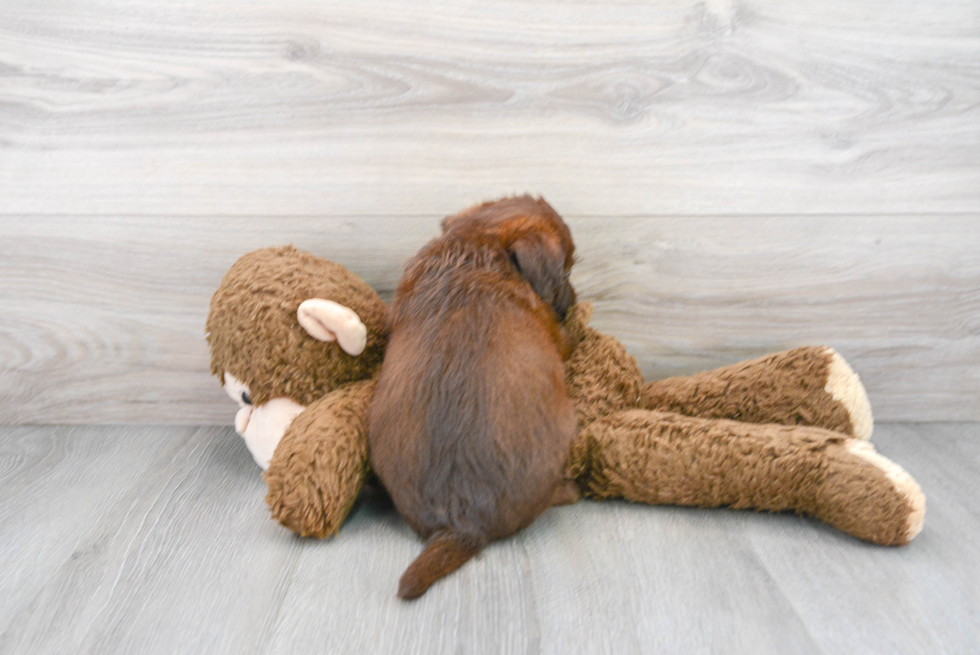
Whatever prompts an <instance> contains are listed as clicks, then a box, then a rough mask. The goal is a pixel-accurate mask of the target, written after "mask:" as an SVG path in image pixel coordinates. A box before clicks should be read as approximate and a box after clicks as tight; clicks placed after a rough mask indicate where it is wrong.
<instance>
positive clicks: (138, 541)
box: [0, 427, 296, 653]
mask: <svg viewBox="0 0 980 655" xmlns="http://www.w3.org/2000/svg"><path fill="white" fill-rule="evenodd" d="M69 432H74V434H68V433H69ZM9 433H10V431H9V430H6V431H5V436H6V434H9ZM127 433H128V434H127ZM48 434H54V435H57V436H56V437H54V438H55V439H56V440H57V441H58V443H59V444H60V448H62V449H67V450H68V451H69V452H68V456H67V457H65V458H64V459H66V460H68V466H64V465H62V468H68V469H69V470H72V469H74V468H77V467H79V465H81V464H83V462H84V461H85V460H84V459H82V458H74V460H73V458H72V452H71V451H72V450H73V449H75V448H78V446H75V442H79V443H82V444H86V445H88V446H89V447H91V446H93V445H98V446H99V448H100V450H101V451H102V462H101V467H93V468H92V470H91V471H89V472H88V474H89V475H93V476H97V477H96V478H95V479H94V480H93V479H90V478H89V477H88V476H87V475H85V472H84V471H83V475H77V474H76V475H74V476H73V477H69V478H67V479H64V480H63V481H62V482H61V483H60V484H51V485H49V486H47V487H44V488H43V489H40V490H38V489H32V491H33V492H34V493H33V498H32V500H33V502H34V503H38V504H40V506H41V507H43V508H44V509H42V510H41V512H42V514H41V515H36V514H35V511H34V510H33V509H31V510H29V511H25V508H28V507H31V506H30V505H27V504H25V503H23V502H21V503H19V504H13V503H12V504H11V506H10V507H9V508H6V512H5V513H6V514H7V515H8V516H12V518H14V519H16V520H15V521H12V522H10V523H8V522H7V521H4V522H3V526H4V532H5V543H11V542H12V543H13V544H14V545H16V546H23V548H24V549H27V550H29V548H28V546H36V545H38V544H39V543H48V542H50V543H53V544H56V546H55V547H54V548H52V547H48V548H47V549H44V551H43V552H41V553H40V554H38V555H35V556H34V557H32V558H30V559H19V558H13V559H11V560H8V561H5V562H4V565H3V570H4V573H5V575H4V577H7V575H6V574H7V573H12V574H15V575H19V576H20V577H26V578H27V579H28V580H29V581H30V582H29V584H27V585H25V586H21V585H18V586H16V587H14V588H12V589H11V590H10V593H9V596H5V597H4V601H5V606H4V611H3V612H2V613H0V617H2V618H3V623H2V628H0V629H2V630H3V633H2V637H0V652H3V653H64V652H75V653H137V652H159V653H163V652H170V653H177V652H187V653H190V652H198V653H204V652H208V653H213V652H226V653H232V652H238V653H242V652H262V644H263V643H264V641H265V640H266V638H265V637H264V636H263V635H265V634H267V632H268V628H269V622H270V621H271V620H273V619H274V611H275V608H276V607H277V602H276V598H277V596H281V595H282V594H283V592H284V589H283V584H285V583H286V582H287V581H288V579H289V576H290V575H291V573H290V571H289V569H290V568H291V567H292V566H294V564H295V555H296V550H295V548H296V544H295V542H292V541H291V540H289V539H285V540H283V539H282V534H281V531H280V530H279V529H278V528H277V526H275V524H273V523H272V522H271V521H270V520H269V519H268V512H267V511H266V509H265V506H264V504H263V503H262V488H263V486H264V485H263V483H262V480H261V477H259V475H258V474H257V472H256V470H255V468H254V463H251V462H249V461H248V459H249V456H248V453H247V452H246V451H244V450H243V449H242V443H241V439H240V438H239V437H238V436H237V435H235V434H234V433H233V432H232V431H231V430H229V429H227V428H210V429H203V430H202V429H190V428H183V429H180V428H143V429H139V428H137V429H134V428H112V429H106V428H104V427H103V428H99V427H95V428H88V429H71V430H60V431H56V432H53V433H52V432H50V431H49V432H48ZM32 436H34V435H32V434H28V435H26V436H24V437H21V438H20V441H25V440H29V439H30V438H32ZM136 446H138V447H139V448H142V449H144V450H146V451H147V452H149V453H153V455H154V456H153V457H152V458H151V459H152V461H153V465H152V466H151V467H144V468H143V470H139V469H136V468H133V469H132V470H130V468H131V466H132V465H133V464H134V463H135V461H137V460H141V459H145V457H144V456H143V455H142V454H141V453H133V452H131V450H132V449H133V448H134V447H136ZM112 466H114V467H117V468H118V470H119V472H120V473H122V474H124V476H125V477H123V479H121V480H117V478H116V476H115V475H113V472H112V471H110V472H105V471H102V470H100V469H101V468H105V467H112ZM33 468H34V467H29V469H30V470H33ZM147 468H148V470H147ZM136 473H139V474H140V475H139V480H138V483H137V484H135V485H132V484H131V485H126V484H120V483H121V482H126V479H127V478H132V477H135V474H136ZM93 483H94V484H93ZM4 484H5V483H4ZM96 484H97V485H99V486H100V487H103V488H108V489H110V490H111V492H110V493H108V494H105V493H104V491H103V489H101V488H97V487H96ZM38 492H40V493H38ZM86 504H88V505H90V506H92V507H94V508H98V509H99V510H100V511H99V512H98V513H96V514H94V515H93V513H92V512H88V513H83V514H80V515H79V516H77V517H71V520H70V521H63V520H57V519H54V512H53V511H52V510H51V509H48V508H49V507H50V508H60V510H61V512H60V514H59V516H61V517H62V518H68V516H67V514H68V509H69V508H70V507H71V506H72V505H75V506H85V505H86ZM44 519H47V520H44ZM52 519H54V520H52ZM270 537H272V540H271V541H270ZM42 571H43V572H44V573H45V574H46V575H44V576H43V577H40V578H39V577H38V574H39V573H40V572H42ZM243 600H245V601H250V602H243Z"/></svg>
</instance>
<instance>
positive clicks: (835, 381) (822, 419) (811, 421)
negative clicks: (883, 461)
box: [641, 346, 874, 439]
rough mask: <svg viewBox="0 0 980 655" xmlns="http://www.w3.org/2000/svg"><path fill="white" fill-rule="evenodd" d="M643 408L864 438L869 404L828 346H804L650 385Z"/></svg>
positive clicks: (869, 426) (868, 431)
mask: <svg viewBox="0 0 980 655" xmlns="http://www.w3.org/2000/svg"><path fill="white" fill-rule="evenodd" d="M641 393H642V396H643V401H642V406H643V407H644V408H646V409H652V410H658V411H669V412H677V413H680V414H685V415H687V416H699V417H702V418H724V419H732V420H737V421H744V422H750V423H779V424H782V425H809V426H814V427H821V428H826V429H828V430H835V431H837V432H841V433H843V434H846V435H848V436H853V437H856V438H859V439H868V438H870V436H871V432H872V429H873V425H874V422H873V419H872V415H871V404H870V403H869V402H868V396H867V393H866V392H865V390H864V386H863V385H862V384H861V380H860V379H859V378H858V376H857V374H856V373H854V371H853V370H852V369H851V367H850V366H849V365H848V364H847V362H846V361H845V360H844V358H843V357H841V356H840V355H839V354H838V353H837V352H836V351H835V350H834V349H833V348H829V347H826V346H806V347H803V348H795V349H793V350H787V351H785V352H780V353H775V354H772V355H766V356H764V357H760V358H758V359H753V360H747V361H744V362H739V363H736V364H732V365H731V366H725V367H722V368H718V369H715V370H712V371H706V372H703V373H698V374H696V375H691V376H684V377H673V378H667V379H664V380H658V381H655V382H649V383H647V384H645V385H644V386H643V389H642V392H641Z"/></svg>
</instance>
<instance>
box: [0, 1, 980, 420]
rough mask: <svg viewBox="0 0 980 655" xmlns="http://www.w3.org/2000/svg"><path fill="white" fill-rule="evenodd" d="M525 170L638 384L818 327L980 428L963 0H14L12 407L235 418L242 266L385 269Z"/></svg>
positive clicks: (974, 51)
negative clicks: (215, 332) (231, 376)
mask: <svg viewBox="0 0 980 655" xmlns="http://www.w3.org/2000/svg"><path fill="white" fill-rule="evenodd" d="M525 190H530V191H533V192H535V193H540V194H543V195H545V196H546V197H547V198H548V199H549V200H550V201H551V202H552V203H553V204H554V205H555V206H556V207H557V208H558V209H559V210H560V211H561V212H563V213H564V214H565V215H566V216H568V217H569V218H570V220H572V221H573V225H574V227H575V230H576V235H577V237H578V240H579V242H580V246H581V249H582V253H583V257H582V264H581V266H580V267H579V268H578V270H577V272H576V281H577V283H578V285H579V287H580V291H581V295H582V296H583V297H584V298H591V299H593V300H595V301H596V304H597V308H598V311H597V313H596V318H595V321H596V324H597V325H598V326H599V327H601V328H602V329H605V330H608V331H610V332H612V333H614V334H615V335H617V336H618V337H620V338H621V339H622V340H623V341H624V342H626V344H627V345H628V346H629V348H630V349H631V351H632V352H634V353H635V354H636V355H637V356H638V357H639V359H640V361H641V363H642V365H643V367H644V371H645V372H646V373H647V375H648V376H662V375H670V374H676V373H685V372H692V371H695V370H699V369H704V368H709V367H712V366H716V365H720V364H724V363H727V362H730V361H734V360H737V359H740V358H743V357H748V356H752V355H757V354H762V353H765V352H769V351H771V350H775V349H778V348H783V347H789V346H793V345H797V344H800V343H817V342H826V343H830V344H832V345H834V346H836V347H838V348H839V349H840V350H841V351H842V352H843V353H844V354H845V356H846V357H848V359H850V360H851V361H852V362H853V363H854V365H855V366H856V368H857V369H858V371H859V372H860V373H861V374H862V375H863V376H864V379H865V380H866V382H867V385H868V388H869V390H870V392H871V395H872V401H873V403H874V405H875V408H876V411H877V416H878V418H879V419H896V420H898V419H903V420H918V419H951V418H961V419H977V418H980V403H978V402H977V398H978V396H980V373H978V370H980V366H978V363H980V355H978V345H977V339H978V327H977V325H978V320H980V318H978V315H980V309H978V300H977V289H978V287H980V284H978V273H977V266H978V264H977V259H978V258H980V255H978V254H977V253H978V252H980V248H978V245H980V244H978V241H980V236H978V230H980V227H978V224H980V10H978V6H977V4H976V2H975V1H974V0H943V1H942V2H938V3H930V4H928V5H921V6H920V5H916V4H913V3H910V2H897V3H896V2H863V3H854V2H851V0H821V2H819V3H817V4H816V5H815V4H814V3H812V2H805V1H803V0H784V1H778V2H777V1H776V0H744V1H738V2H735V1H731V0H710V1H701V0H676V1H672V2H658V3H647V2H639V1H635V2H634V1H626V0H624V1H611V2H602V3H595V2H589V1H585V0H582V1H571V2H564V1H561V2H559V1H550V2H534V3H531V2H520V1H503V2H496V3H489V4H488V3H477V2H463V3H453V4H451V5H447V4H445V3H439V2H435V1H434V0H433V1H431V2H429V1H419V2H414V3H403V2H398V1H395V0H365V1H364V2H358V3H347V2H339V1H337V2H329V1H328V2H322V3H316V4H315V5H311V4H309V3H306V2H300V1H299V0H252V1H250V2H247V3H240V2H230V1H228V0H219V1H217V2H208V3H203V4H201V3H199V4H197V5H195V4H193V3H191V4H187V3H174V2H170V1H169V0H138V1H137V2H120V1H118V0H93V1H92V2H86V3H81V4H80V3H77V2H72V1H70V0H51V1H50V2H44V3H36V2H32V1H30V0H8V1H6V2H3V3H0V301H2V302H3V306H2V308H0V423H8V424H9V423H22V422H29V423H33V422H53V423H73V422H81V423H97V422H103V421H110V422H129V421H143V422H164V423H167V422H180V423H195V422H203V423H225V422H228V421H230V418H231V417H230V411H231V408H229V407H227V403H226V401H224V398H223V396H222V395H221V394H220V391H219V390H218V389H217V387H216V386H215V384H214V381H213V380H211V379H209V378H208V376H207V372H206V371H207V367H206V360H207V352H206V348H205V346H204V342H203V340H202V338H201V336H202V335H201V329H202V325H203V319H204V315H205V312H206V307H207V300H208V298H209V296H210V294H211V292H212V291H213V289H214V287H215V286H216V285H217V283H218V280H219V279H220V276H221V273H222V272H223V271H224V270H225V269H226V268H227V267H228V266H229V265H230V264H231V262H232V261H234V259H235V257H237V256H238V255H240V254H241V253H243V252H246V251H248V250H251V249H253V248H257V247H261V246H264V245H271V244H279V243H283V242H289V241H292V242H295V243H296V244H297V245H299V246H301V247H305V248H308V249H310V250H313V251H314V252H316V253H318V254H321V255H323V256H326V257H329V258H333V259H337V260H339V261H342V262H344V263H346V264H348V265H349V266H350V267H352V268H353V269H354V270H356V271H357V272H358V273H361V274H362V275H363V276H364V277H365V278H366V279H368V280H369V281H370V282H371V283H372V284H374V285H376V286H377V287H378V288H379V289H381V290H382V291H385V292H390V290H391V288H392V286H393V284H394V282H395V280H396V279H397V277H398V274H399V271H400V268H401V264H402V263H403V262H404V260H405V259H407V258H408V257H409V256H410V255H411V253H412V252H414V250H415V249H416V248H417V247H418V246H419V245H420V244H422V243H423V242H424V241H425V239H426V238H427V237H428V236H429V235H431V234H432V233H433V232H434V227H435V224H436V221H437V220H438V218H439V217H441V216H442V215H445V214H446V213H450V212H452V211H456V210H458V209H460V208H461V207H464V206H466V205H467V204H469V203H471V202H474V201H477V200H482V199H486V198H490V197H496V196H498V195H502V194H505V193H510V192H523V191H525ZM740 217H741V218H740ZM222 403H225V404H222Z"/></svg>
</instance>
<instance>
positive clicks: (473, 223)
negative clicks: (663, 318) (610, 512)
mask: <svg viewBox="0 0 980 655" xmlns="http://www.w3.org/2000/svg"><path fill="white" fill-rule="evenodd" d="M573 251H574V245H573V244H572V239H571V234H570V232H569V230H568V227H567V226H566V225H565V223H564V222H563V221H562V220H561V218H560V217H559V216H558V214H557V213H556V212H555V211H554V210H553V209H552V208H551V207H550V206H549V205H548V204H547V203H546V202H544V201H543V200H535V199H533V198H530V197H528V196H523V197H519V198H508V199H505V200H502V201H497V202H494V203H487V204H484V205H480V206H478V207H474V208H472V209H470V210H468V211H466V212H463V213H462V214H458V215H455V216H451V217H449V218H447V219H446V220H445V221H443V234H442V236H441V237H440V238H437V239H435V240H433V241H432V242H430V243H429V244H428V245H427V246H425V247H424V248H423V249H422V251H421V252H420V253H419V254H418V255H417V256H416V257H415V258H414V259H413V260H412V261H411V262H409V264H408V266H407V267H406V271H405V274H404V276H403V277H402V279H401V282H400V283H399V286H398V290H397V292H396V294H395V299H394V302H393V303H392V306H391V308H390V312H389V326H390V340H389V342H388V349H387V352H386V353H385V360H384V364H383V366H382V368H381V374H380V377H379V379H378V386H377V392H376V395H375V398H374V402H373V404H372V407H371V412H370V419H369V427H368V435H369V439H370V446H371V464H372V467H373V468H374V471H375V472H376V473H377V475H378V477H379V478H380V479H381V481H382V483H383V484H384V485H385V487H386V488H387V490H388V492H389V493H390V494H391V497H392V500H393V501H394V503H395V506H396V507H397V508H398V510H399V512H400V513H401V515H402V516H403V517H404V518H405V520H406V521H407V522H408V523H409V525H411V526H412V528H413V529H414V530H415V531H416V532H417V533H418V534H419V535H420V536H421V537H422V538H424V539H428V540H429V543H428V545H427V546H426V549H425V550H424V551H423V552H422V554H421V555H420V556H419V558H418V559H417V560H415V562H413V563H412V565H411V566H410V567H409V568H408V570H406V572H405V574H404V575H403V576H402V580H401V584H400V587H399V593H398V595H399V596H400V597H402V598H415V597H418V596H420V595H422V594H423V593H425V591H426V590H427V589H428V587H429V586H430V585H431V584H432V583H433V582H435V581H436V580H438V579H439V578H441V577H443V576H445V575H447V574H449V573H450V572H452V571H454V570H455V569H457V568H459V567H460V566H462V565H463V564H464V563H465V562H466V561H467V560H469V559H470V558H471V557H473V556H474V555H475V554H476V553H478V552H479V551H480V549H482V548H483V546H484V545H485V544H486V543H488V542H489V541H492V540H495V539H501V538H503V537H507V536H509V535H512V534H514V533H515V532H517V531H518V530H520V529H521V528H523V527H525V526H527V525H528V524H530V523H531V522H532V521H533V520H534V519H535V518H536V517H537V516H538V515H539V514H541V513H542V512H543V511H544V510H545V509H546V508H547V507H549V506H550V505H551V504H553V503H555V502H556V501H557V500H569V499H570V498H568V487H567V486H566V484H565V483H564V476H563V471H564V466H565V464H566V461H567V459H568V453H569V450H570V447H571V442H572V439H573V437H574V434H575V429H576V419H575V410H574V408H573V406H572V403H571V400H570V399H569V396H568V392H567V390H566V388H565V384H564V376H565V370H564V367H563V365H562V359H563V356H567V351H568V350H569V346H568V343H567V341H568V340H567V338H566V335H565V334H564V332H563V330H562V328H561V326H560V324H559V321H560V320H563V319H564V318H565V314H566V312H567V311H568V309H569V307H571V306H572V304H573V303H574V301H575V292H574V290H573V289H572V287H571V285H570V284H569V282H568V272H569V270H570V268H571V266H572V262H573Z"/></svg>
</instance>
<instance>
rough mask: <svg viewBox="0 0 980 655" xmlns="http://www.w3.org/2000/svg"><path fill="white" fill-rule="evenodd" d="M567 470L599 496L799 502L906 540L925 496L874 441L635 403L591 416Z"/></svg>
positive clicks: (852, 526) (810, 510)
mask: <svg viewBox="0 0 980 655" xmlns="http://www.w3.org/2000/svg"><path fill="white" fill-rule="evenodd" d="M569 477H572V478H574V479H576V480H577V481H578V483H579V486H580V487H581V488H582V490H583V493H584V494H585V495H588V496H592V497H593V498H596V499H600V500H601V499H605V498H625V499H627V500H631V501H635V502H641V503H647V504H654V505H662V504H672V505H688V506H696V507H720V506H730V507H732V508H736V509H756V510H768V511H787V510H791V511H795V512H797V513H800V514H806V515H809V516H814V517H816V518H818V519H820V520H822V521H824V522H826V523H828V524H830V525H832V526H834V527H836V528H838V529H840V530H842V531H844V532H846V533H848V534H851V535H853V536H855V537H858V538H860V539H864V540H867V541H871V542H874V543H878V544H886V545H899V544H904V543H907V542H908V541H909V540H910V539H912V537H914V536H915V535H916V534H917V533H918V531H919V530H920V529H921V527H922V520H923V518H924V513H925V497H924V496H923V495H922V491H921V489H920V488H919V486H918V484H916V482H915V480H914V479H913V478H912V477H911V476H909V474H908V473H906V472H905V471H904V470H903V469H902V468H901V467H899V466H898V465H897V464H895V463H894V462H891V461H890V460H888V459H886V458H884V457H882V456H881V455H879V454H877V453H876V452H875V451H874V448H872V446H871V444H869V443H867V442H863V441H858V440H854V439H848V438H846V437H844V435H841V434H839V433H835V432H831V431H828V430H823V429H820V428H812V427H798V426H780V425H757V424H751V423H741V422H737V421H729V420H716V419H703V418H697V417H688V416H683V415H680V414H673V413H668V412H657V411H647V410H629V411H624V412H619V413H616V414H612V415H610V416H607V417H606V418H604V419H601V420H599V421H597V422H595V423H593V424H592V425H589V426H587V427H586V428H585V429H584V430H582V431H581V433H580V434H579V435H578V437H577V439H576V441H575V443H574V445H573V450H572V456H571V460H570V467H569Z"/></svg>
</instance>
